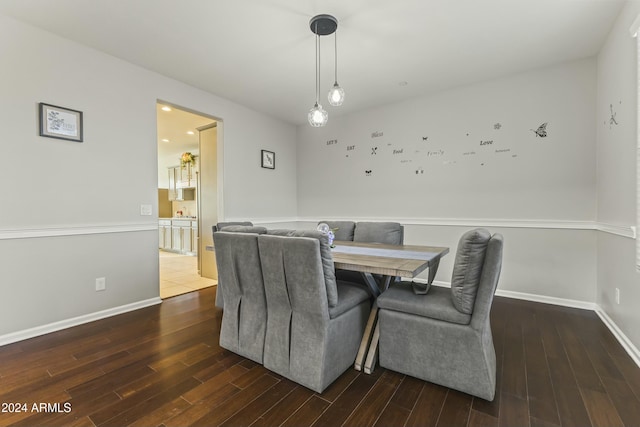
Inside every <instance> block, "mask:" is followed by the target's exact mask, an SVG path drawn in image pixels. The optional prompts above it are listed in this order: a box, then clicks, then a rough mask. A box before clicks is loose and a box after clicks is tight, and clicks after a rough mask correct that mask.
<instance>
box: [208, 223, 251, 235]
mask: <svg viewBox="0 0 640 427" xmlns="http://www.w3.org/2000/svg"><path fill="white" fill-rule="evenodd" d="M230 225H246V226H252V225H253V223H252V222H251V221H236V222H219V223H217V224H216V225H214V226H212V227H211V228H212V229H213V232H214V233H215V232H216V231H222V229H223V228H224V227H228V226H230Z"/></svg>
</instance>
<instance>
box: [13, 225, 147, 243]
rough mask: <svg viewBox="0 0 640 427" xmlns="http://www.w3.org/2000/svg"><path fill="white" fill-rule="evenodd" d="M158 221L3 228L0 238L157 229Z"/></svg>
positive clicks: (79, 234)
mask: <svg viewBox="0 0 640 427" xmlns="http://www.w3.org/2000/svg"><path fill="white" fill-rule="evenodd" d="M157 230H158V223H157V221H156V222H154V223H149V222H145V223H120V224H82V225H60V226H51V227H40V228H27V227H17V228H3V229H0V240H11V239H33V238H45V237H61V236H81V235H89V234H106V233H130V232H138V231H157Z"/></svg>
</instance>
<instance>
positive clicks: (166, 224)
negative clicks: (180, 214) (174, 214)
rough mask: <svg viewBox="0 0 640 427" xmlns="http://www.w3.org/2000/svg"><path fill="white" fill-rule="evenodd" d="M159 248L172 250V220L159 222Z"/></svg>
mask: <svg viewBox="0 0 640 427" xmlns="http://www.w3.org/2000/svg"><path fill="white" fill-rule="evenodd" d="M158 246H159V247H160V249H171V220H170V219H161V220H159V221H158Z"/></svg>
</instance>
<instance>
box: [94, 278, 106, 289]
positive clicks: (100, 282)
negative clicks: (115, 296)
mask: <svg viewBox="0 0 640 427" xmlns="http://www.w3.org/2000/svg"><path fill="white" fill-rule="evenodd" d="M105 289H107V279H106V278H105V277H98V278H97V279H96V291H104V290H105Z"/></svg>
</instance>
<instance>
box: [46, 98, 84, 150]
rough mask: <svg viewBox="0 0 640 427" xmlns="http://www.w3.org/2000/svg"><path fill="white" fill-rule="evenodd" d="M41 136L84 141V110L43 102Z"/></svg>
mask: <svg viewBox="0 0 640 427" xmlns="http://www.w3.org/2000/svg"><path fill="white" fill-rule="evenodd" d="M40 136H46V137H47V138H58V139H66V140H68V141H76V142H82V111H76V110H71V109H69V108H64V107H58V106H55V105H49V104H45V103H44V102H41V103H40Z"/></svg>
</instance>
